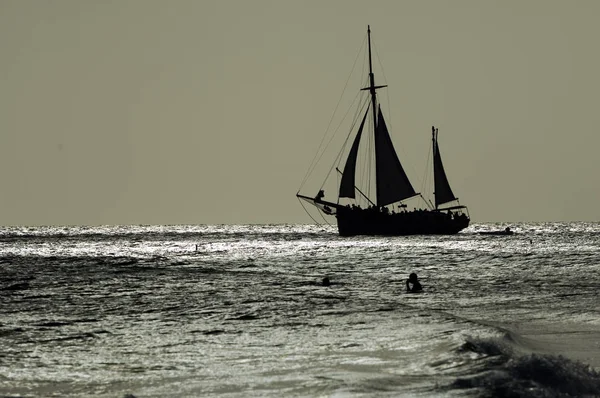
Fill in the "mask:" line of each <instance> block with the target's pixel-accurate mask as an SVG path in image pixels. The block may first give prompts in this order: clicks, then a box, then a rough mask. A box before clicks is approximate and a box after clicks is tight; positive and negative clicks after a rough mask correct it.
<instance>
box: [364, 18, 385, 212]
mask: <svg viewBox="0 0 600 398" xmlns="http://www.w3.org/2000/svg"><path fill="white" fill-rule="evenodd" d="M367 35H368V38H369V40H368V41H369V87H365V88H363V89H362V90H369V92H370V93H371V104H372V105H373V136H376V135H377V112H378V109H377V95H376V90H377V89H378V88H383V87H387V85H384V86H376V85H375V75H374V74H373V62H372V57H371V26H370V25H367ZM375 172H376V173H377V170H376V171H375ZM377 206H379V203H378V204H377Z"/></svg>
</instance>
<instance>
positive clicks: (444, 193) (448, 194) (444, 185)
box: [431, 127, 456, 208]
mask: <svg viewBox="0 0 600 398" xmlns="http://www.w3.org/2000/svg"><path fill="white" fill-rule="evenodd" d="M431 130H432V134H433V179H434V185H435V186H434V189H435V192H434V194H435V207H436V208H437V207H438V206H439V205H442V204H444V203H447V202H452V201H453V200H456V197H455V196H454V193H452V189H451V188H450V183H448V177H446V172H445V171H444V165H443V164H442V157H441V155H440V147H439V146H438V142H437V129H436V128H434V127H432V128H431Z"/></svg>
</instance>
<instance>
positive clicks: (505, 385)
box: [451, 332, 600, 398]
mask: <svg viewBox="0 0 600 398" xmlns="http://www.w3.org/2000/svg"><path fill="white" fill-rule="evenodd" d="M458 351H459V353H461V354H465V353H466V354H473V353H475V354H478V356H477V359H476V362H478V363H479V366H476V367H475V370H476V372H475V374H472V375H470V376H463V377H459V378H457V379H456V380H455V381H454V382H453V383H452V386H451V388H453V389H469V390H475V391H477V392H478V393H479V394H480V395H481V396H484V397H532V398H538V397H539V398H542V397H544V398H547V397H600V372H598V371H596V370H594V369H593V368H592V367H590V366H589V365H587V364H584V363H582V362H579V361H575V360H571V359H569V358H566V357H564V356H562V355H549V354H540V353H535V352H528V351H529V349H528V347H527V346H526V344H523V342H522V341H521V339H520V336H518V335H517V334H514V333H511V332H508V333H507V334H506V335H505V336H504V337H503V338H486V339H478V338H471V339H468V340H467V341H466V342H465V343H464V344H463V346H462V347H460V348H459V350H458Z"/></svg>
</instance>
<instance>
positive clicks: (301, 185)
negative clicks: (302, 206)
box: [298, 35, 367, 191]
mask: <svg viewBox="0 0 600 398" xmlns="http://www.w3.org/2000/svg"><path fill="white" fill-rule="evenodd" d="M366 41H367V35H365V36H364V37H363V41H362V43H361V45H360V48H359V50H358V54H356V58H355V59H354V63H353V64H352V69H351V70H350V74H349V75H348V78H347V79H346V83H345V84H344V88H343V90H342V94H341V95H340V98H339V99H338V102H337V105H336V106H335V109H334V110H333V114H332V115H331V118H330V119H329V124H328V125H327V128H326V129H325V133H324V134H323V138H321V142H320V143H319V148H318V149H317V153H316V154H315V156H314V157H313V160H312V162H311V165H312V164H313V162H314V161H315V158H316V157H317V155H318V153H319V149H320V148H321V146H322V145H323V141H325V137H326V136H327V132H328V131H329V127H330V126H331V123H332V122H333V118H334V117H335V114H336V112H337V109H338V107H339V106H340V103H341V102H342V97H343V96H344V93H345V92H346V88H347V87H348V82H349V81H350V78H351V77H352V72H354V67H355V66H356V61H357V60H358V58H359V56H360V54H361V52H363V47H364V46H365V42H366ZM317 162H318V161H317ZM312 169H314V167H313V168H312ZM311 172H312V171H311V167H310V166H309V168H308V171H307V173H306V175H305V176H304V179H303V180H302V183H301V184H300V188H299V189H298V191H300V189H302V187H303V186H304V184H305V183H306V180H307V179H308V177H309V176H310V173H311Z"/></svg>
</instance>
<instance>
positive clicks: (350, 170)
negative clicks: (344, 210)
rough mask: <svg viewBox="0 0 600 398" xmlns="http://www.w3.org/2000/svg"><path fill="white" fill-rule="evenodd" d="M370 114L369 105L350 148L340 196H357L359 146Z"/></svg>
mask: <svg viewBox="0 0 600 398" xmlns="http://www.w3.org/2000/svg"><path fill="white" fill-rule="evenodd" d="M368 114H369V107H367V111H366V112H365V116H364V117H363V120H362V122H361V123H360V127H359V129H358V133H357V134H356V138H355V139H354V143H353V144H352V148H351V149H350V153H349V154H348V159H347V160H346V166H344V172H343V174H342V182H341V183H340V195H339V196H340V198H354V197H355V192H354V191H355V189H354V187H355V185H356V184H355V174H356V158H357V157H358V146H359V144H360V137H361V135H362V131H363V127H364V126H365V120H367V115H368Z"/></svg>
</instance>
